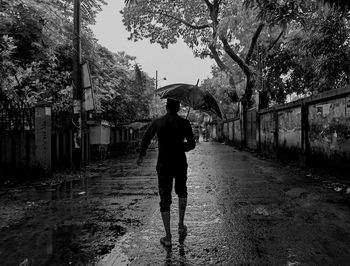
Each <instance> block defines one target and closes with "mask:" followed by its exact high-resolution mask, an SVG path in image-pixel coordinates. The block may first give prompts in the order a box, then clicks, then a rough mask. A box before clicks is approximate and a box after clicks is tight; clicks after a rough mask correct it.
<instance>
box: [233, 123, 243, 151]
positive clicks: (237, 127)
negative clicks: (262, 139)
mask: <svg viewBox="0 0 350 266" xmlns="http://www.w3.org/2000/svg"><path fill="white" fill-rule="evenodd" d="M233 128H234V129H233V132H234V136H233V140H234V145H235V146H237V147H241V143H242V131H241V120H240V119H236V120H234V121H233Z"/></svg>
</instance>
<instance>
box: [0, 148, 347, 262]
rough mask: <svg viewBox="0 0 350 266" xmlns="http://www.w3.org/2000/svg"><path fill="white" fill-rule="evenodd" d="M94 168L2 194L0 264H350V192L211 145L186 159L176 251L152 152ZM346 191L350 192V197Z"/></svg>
mask: <svg viewBox="0 0 350 266" xmlns="http://www.w3.org/2000/svg"><path fill="white" fill-rule="evenodd" d="M136 157H137V155H136V154H133V155H129V156H125V157H121V158H117V159H109V160H107V161H103V162H98V163H94V164H92V165H91V166H90V167H89V168H88V169H87V171H86V172H85V173H84V174H82V175H79V174H76V175H73V176H70V178H69V179H67V181H66V182H61V183H56V182H52V183H49V182H47V183H41V184H37V185H36V186H31V187H15V188H4V189H1V190H0V217H1V219H0V264H1V265H20V264H21V265H349V261H350V253H349V250H350V212H349V210H350V191H349V189H348V188H347V187H346V186H345V185H343V184H340V183H336V182H335V181H329V180H326V179H324V178H321V177H319V176H317V175H315V174H311V173H308V172H306V171H305V170H298V169H296V168H295V167H292V166H287V165H282V164H279V163H277V162H274V161H272V160H264V159H262V158H259V157H257V156H255V155H253V154H251V153H249V152H244V151H243V152H242V151H238V150H236V149H234V148H233V147H230V146H227V145H223V144H220V143H213V142H202V143H199V144H198V145H197V147H196V149H195V150H193V151H191V152H189V153H188V164H189V171H188V192H189V198H188V207H187V213H186V217H185V223H186V224H187V226H188V236H187V238H186V239H185V241H184V243H183V244H179V243H178V236H177V219H178V209H177V199H176V195H175V194H174V195H173V205H172V211H171V216H172V234H173V246H172V248H171V249H165V248H163V247H162V246H161V245H160V244H159V238H160V237H161V236H163V235H164V232H163V226H162V222H161V217H160V213H159V205H158V192H157V179H156V171H155V164H156V151H155V150H153V151H150V152H149V153H148V155H147V157H146V158H145V160H144V163H143V165H142V166H141V167H138V166H136V163H135V161H136ZM347 192H349V193H347Z"/></svg>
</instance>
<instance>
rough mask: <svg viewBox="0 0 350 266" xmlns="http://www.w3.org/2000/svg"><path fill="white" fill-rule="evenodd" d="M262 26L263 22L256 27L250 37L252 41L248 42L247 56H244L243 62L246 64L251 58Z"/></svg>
mask: <svg viewBox="0 0 350 266" xmlns="http://www.w3.org/2000/svg"><path fill="white" fill-rule="evenodd" d="M264 26H265V24H264V23H260V24H259V26H258V28H257V29H256V31H255V33H254V35H253V37H252V42H251V43H250V47H249V51H248V53H247V56H246V58H245V62H246V63H247V64H249V63H250V59H251V58H252V55H253V52H254V48H255V45H256V42H257V41H258V38H259V35H260V33H261V31H262V29H263V28H264Z"/></svg>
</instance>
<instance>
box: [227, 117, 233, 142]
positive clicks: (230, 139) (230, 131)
mask: <svg viewBox="0 0 350 266" xmlns="http://www.w3.org/2000/svg"><path fill="white" fill-rule="evenodd" d="M228 139H229V141H230V142H231V143H232V142H233V122H232V121H231V122H228Z"/></svg>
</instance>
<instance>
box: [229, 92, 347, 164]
mask: <svg viewBox="0 0 350 266" xmlns="http://www.w3.org/2000/svg"><path fill="white" fill-rule="evenodd" d="M245 118H246V130H242V128H243V123H242V120H241V119H240V118H236V119H233V120H226V121H224V123H223V129H224V135H226V139H227V140H228V142H229V143H233V144H234V145H235V146H240V144H241V143H242V132H245V134H244V138H245V143H246V146H247V148H250V149H253V150H258V151H259V152H261V153H262V154H264V155H267V156H269V157H275V158H282V159H283V158H285V157H286V158H288V159H291V158H292V159H296V160H300V161H302V162H303V163H305V162H306V163H311V164H315V163H316V164H325V165H326V164H327V165H328V166H331V167H337V168H338V169H344V168H349V167H350V88H349V87H344V88H341V89H337V90H332V91H328V92H326V93H322V94H319V95H315V96H311V97H307V98H305V99H301V100H298V101H295V102H291V103H288V104H284V105H278V106H274V107H272V108H269V109H264V110H259V111H256V110H255V109H252V110H249V111H248V112H247V114H246V115H245ZM230 130H231V131H232V135H230V133H229V132H230Z"/></svg>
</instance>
